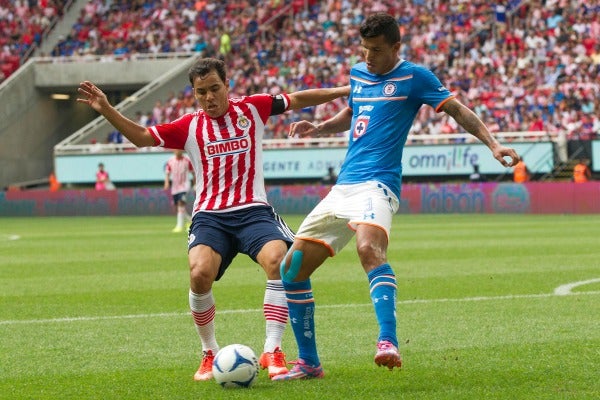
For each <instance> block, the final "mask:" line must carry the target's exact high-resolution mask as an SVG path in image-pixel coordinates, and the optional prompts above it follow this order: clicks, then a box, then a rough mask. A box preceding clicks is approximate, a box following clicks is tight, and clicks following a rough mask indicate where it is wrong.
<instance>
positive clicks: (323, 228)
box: [296, 181, 399, 256]
mask: <svg viewBox="0 0 600 400" xmlns="http://www.w3.org/2000/svg"><path fill="white" fill-rule="evenodd" d="M398 206H399V202H398V198H397V197H396V195H395V194H394V193H392V191H391V190H390V189H389V188H388V187H387V186H385V185H384V184H382V183H379V182H376V181H368V182H364V183H357V184H350V185H334V186H333V187H332V188H331V191H330V192H329V193H328V194H327V196H325V198H324V199H323V200H321V201H320V202H319V204H317V206H316V207H315V208H314V209H313V210H312V211H311V212H310V214H308V215H307V217H306V218H305V219H304V221H303V222H302V224H301V225H300V228H298V232H297V233H296V239H304V240H310V241H314V242H318V243H321V244H323V245H324V246H326V247H328V248H329V251H330V253H331V256H334V255H335V254H337V253H339V252H340V250H342V249H343V248H344V246H346V244H348V242H349V241H350V239H352V237H353V236H354V233H355V232H356V228H357V226H358V225H359V224H369V225H374V226H377V227H379V228H381V229H383V230H384V231H385V233H386V235H387V236H388V239H389V236H390V229H391V228H392V217H393V216H394V214H396V211H398Z"/></svg>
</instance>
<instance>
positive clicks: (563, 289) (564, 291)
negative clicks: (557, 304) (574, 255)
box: [554, 278, 600, 296]
mask: <svg viewBox="0 0 600 400" xmlns="http://www.w3.org/2000/svg"><path fill="white" fill-rule="evenodd" d="M596 282H600V278H595V279H588V280H587V281H579V282H572V283H567V284H566V285H561V286H559V287H557V288H556V289H554V294H555V295H557V296H566V295H568V294H572V293H571V290H573V289H574V288H576V287H578V286H583V285H589V284H590V283H596Z"/></svg>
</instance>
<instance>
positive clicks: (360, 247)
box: [356, 241, 386, 270]
mask: <svg viewBox="0 0 600 400" xmlns="http://www.w3.org/2000/svg"><path fill="white" fill-rule="evenodd" d="M356 251H357V253H358V257H359V258H360V261H361V263H362V265H363V267H364V268H365V270H367V269H372V268H375V267H377V266H379V265H381V264H383V263H384V262H385V260H386V254H385V249H383V248H382V247H381V246H379V245H378V244H377V243H373V242H366V241H364V242H361V243H357V245H356Z"/></svg>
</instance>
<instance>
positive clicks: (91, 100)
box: [77, 81, 155, 147]
mask: <svg viewBox="0 0 600 400" xmlns="http://www.w3.org/2000/svg"><path fill="white" fill-rule="evenodd" d="M77 91H78V92H79V95H80V96H81V97H79V98H78V99H77V101H78V102H80V103H84V104H87V105H89V106H90V107H92V108H93V109H94V110H96V111H98V112H99V113H100V114H102V116H104V118H106V120H107V121H108V122H110V123H111V125H112V126H114V127H115V129H117V130H118V131H119V132H121V133H122V134H123V135H124V136H125V137H126V138H127V139H129V141H130V142H131V143H133V144H134V145H136V146H138V147H145V146H154V145H155V143H154V138H153V137H152V135H151V134H150V132H148V130H147V129H146V128H145V127H143V126H141V125H140V124H138V123H136V122H134V121H132V120H130V119H129V118H127V117H125V116H124V115H123V114H121V113H120V112H119V111H118V110H117V109H116V108H114V107H113V106H112V105H111V104H110V103H109V101H108V99H107V98H106V94H104V92H103V91H102V90H100V89H99V88H98V87H97V86H96V85H94V84H93V83H92V82H90V81H83V82H81V83H80V84H79V88H78V89H77Z"/></svg>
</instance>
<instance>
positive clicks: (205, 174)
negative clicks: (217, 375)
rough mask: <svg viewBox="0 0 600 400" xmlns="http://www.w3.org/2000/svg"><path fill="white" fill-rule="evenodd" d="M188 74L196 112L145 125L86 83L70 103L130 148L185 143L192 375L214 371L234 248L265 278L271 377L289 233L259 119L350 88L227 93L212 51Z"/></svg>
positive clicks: (277, 360)
mask: <svg viewBox="0 0 600 400" xmlns="http://www.w3.org/2000/svg"><path fill="white" fill-rule="evenodd" d="M189 80H190V83H191V84H192V87H193V90H194V95H195V97H196V99H197V100H198V103H199V104H200V107H201V109H199V110H198V111H196V112H193V113H190V114H186V115H184V116H182V117H181V118H178V119H177V120H175V121H173V122H170V123H166V124H160V125H156V126H152V127H149V128H146V127H144V126H141V125H139V124H138V123H136V122H134V121H132V120H130V119H128V118H126V117H125V116H123V115H122V114H121V113H119V112H118V111H117V110H116V109H115V108H114V107H113V106H112V105H111V104H110V103H109V102H108V100H107V98H106V95H105V94H104V93H103V92H102V91H101V90H100V89H99V88H98V87H96V86H95V85H94V84H93V83H91V82H89V81H84V82H82V83H81V84H80V86H79V89H78V91H79V93H80V96H81V97H80V98H78V101H79V102H82V103H85V104H88V105H89V106H90V107H92V108H93V109H94V110H96V111H98V112H99V113H100V114H102V115H103V116H104V117H105V118H106V119H107V120H108V121H109V122H110V123H111V124H112V125H113V126H114V127H115V128H117V129H118V130H119V131H120V132H122V133H123V134H124V135H125V137H127V138H128V139H129V140H130V141H131V142H132V143H133V144H135V145H136V146H138V147H143V146H162V147H166V148H171V149H180V150H185V151H186V153H187V155H188V157H190V159H191V160H192V164H193V166H194V171H195V174H196V200H195V202H194V208H193V214H192V225H191V227H190V231H189V237H188V259H189V265H190V291H189V304H190V308H191V312H192V316H193V318H194V322H195V324H196V328H197V331H198V334H199V336H200V340H201V342H202V350H203V357H202V362H201V363H200V367H199V368H198V371H197V372H196V374H195V375H194V379H195V380H200V381H203V380H209V379H211V378H212V363H213V359H214V356H215V354H216V353H217V351H218V350H219V345H218V344H217V340H216V337H215V324H214V318H215V300H214V297H213V293H212V285H213V283H214V281H216V280H219V279H220V278H221V276H223V274H224V272H225V270H226V269H227V267H228V266H229V265H230V263H231V261H232V260H233V258H234V257H235V256H236V255H237V254H238V253H243V254H247V255H248V256H250V257H251V258H252V259H253V260H254V261H256V262H258V263H259V264H260V265H261V267H262V268H263V269H264V271H265V272H266V275H267V287H266V291H265V296H264V306H263V311H264V316H265V319H266V324H267V325H266V336H267V337H266V341H265V345H264V352H263V354H262V355H261V357H260V364H261V366H262V367H263V368H268V370H269V376H271V377H274V376H276V375H280V374H283V373H286V372H287V371H288V370H287V367H286V362H285V357H284V354H283V352H282V351H281V340H282V337H283V332H284V329H285V326H286V324H287V318H288V310H287V302H286V298H285V293H284V291H283V284H282V282H281V277H280V275H279V265H280V263H281V260H282V259H283V257H284V256H285V253H286V252H287V250H288V247H289V246H290V245H291V243H292V241H293V233H292V231H291V230H290V229H289V228H288V227H287V226H286V224H285V223H284V221H283V220H282V219H281V218H280V217H279V216H278V215H277V214H276V213H275V212H274V210H273V208H272V207H271V206H270V205H269V204H268V202H267V196H266V191H265V187H264V177H263V169H262V165H263V162H262V138H263V136H264V126H265V123H266V121H267V120H268V118H269V116H271V115H277V114H281V113H284V112H285V111H287V110H298V109H302V108H304V107H309V106H314V105H317V104H321V103H325V102H327V101H331V100H333V99H336V98H338V97H342V96H348V95H349V90H350V89H349V87H348V86H345V87H339V88H327V89H311V90H303V91H299V92H295V93H291V94H279V95H269V94H256V95H252V96H246V97H241V98H229V84H228V81H227V77H226V68H225V64H224V63H223V62H222V61H220V60H217V59H212V58H204V59H200V60H198V61H197V62H196V63H195V65H193V66H192V67H191V68H190V70H189ZM243 338H246V336H243Z"/></svg>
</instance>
